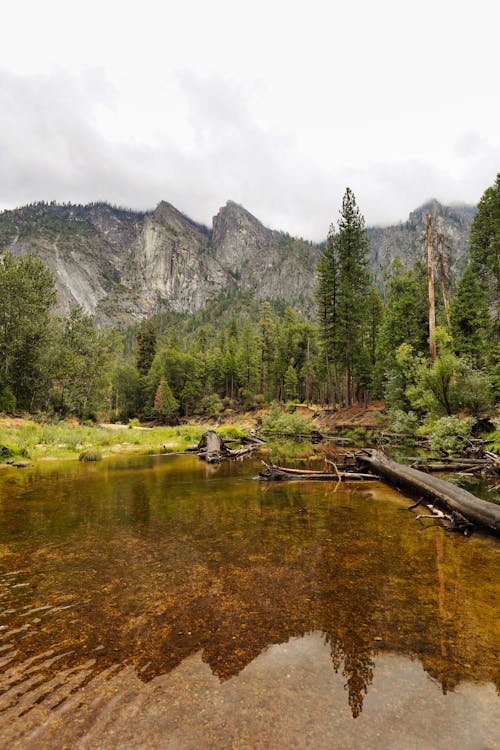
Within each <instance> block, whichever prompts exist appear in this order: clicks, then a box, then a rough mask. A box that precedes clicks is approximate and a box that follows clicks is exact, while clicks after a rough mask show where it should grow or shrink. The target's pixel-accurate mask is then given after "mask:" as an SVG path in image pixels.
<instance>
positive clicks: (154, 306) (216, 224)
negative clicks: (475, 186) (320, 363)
mask: <svg viewBox="0 0 500 750" xmlns="http://www.w3.org/2000/svg"><path fill="white" fill-rule="evenodd" d="M427 210H430V211H431V213H432V214H433V216H434V221H435V224H436V226H440V227H441V229H442V231H443V232H444V233H445V235H446V236H447V237H448V238H449V243H448V244H449V247H450V252H451V256H452V266H453V268H454V269H455V270H456V269H457V268H459V266H460V264H461V263H462V261H463V258H464V256H465V252H466V246H467V238H468V232H469V226H470V222H471V220H472V217H473V215H474V211H475V209H474V208H472V207H466V206H464V207H445V206H441V204H439V203H437V201H433V202H431V203H430V204H426V205H424V206H422V207H421V208H420V209H417V210H416V211H414V212H413V213H412V214H410V217H409V219H408V221H407V222H405V223H404V224H400V225H398V226H394V227H385V228H377V227H375V228H369V229H368V234H369V237H370V266H371V268H372V271H373V272H374V274H375V276H380V275H381V272H382V271H381V269H382V267H383V266H386V265H387V264H388V263H390V261H391V260H392V258H393V257H394V256H395V255H399V256H400V257H401V259H402V260H403V262H404V263H406V264H409V263H411V262H413V260H414V259H415V258H416V257H418V256H419V255H420V254H421V249H422V247H423V242H422V239H423V236H424V229H425V214H426V212H427ZM0 248H7V249H9V250H10V251H12V252H13V253H15V254H21V253H28V252H30V253H33V254H35V255H37V256H38V257H40V258H41V260H42V261H43V262H44V263H45V264H46V265H47V266H49V267H50V268H51V269H52V270H53V271H54V274H55V278H56V285H57V291H58V299H59V308H60V310H61V311H65V312H66V311H67V310H68V309H69V308H70V306H71V305H75V304H79V305H82V306H83V307H84V309H86V310H87V311H89V312H92V313H95V315H96V316H97V319H98V320H99V322H101V323H103V324H108V325H109V324H114V325H127V324H128V323H130V322H133V321H134V320H137V319H141V318H144V317H146V316H147V315H150V314H152V313H154V312H158V311H160V310H162V309H170V310H174V311H177V312H194V311H196V310H199V309H201V308H203V307H204V306H205V305H206V303H207V302H209V301H210V300H214V299H216V298H217V297H218V296H219V295H220V294H222V293H227V292H231V291H234V292H236V291H238V290H240V291H242V292H245V293H247V294H250V295H251V296H252V297H253V298H254V299H257V300H271V301H273V302H277V303H281V304H291V305H292V306H293V307H295V308H296V309H297V310H299V311H300V312H302V313H305V314H308V313H311V312H312V311H313V308H314V288H315V268H316V265H317V261H318V258H319V254H320V252H321V249H320V247H319V246H317V245H313V244H312V243H310V242H307V241H306V240H301V239H296V238H293V237H290V236H289V235H288V234H286V233H283V232H277V231H274V230H271V229H268V228H266V227H265V226H264V225H263V224H262V223H261V222H260V221H259V220H258V219H256V218H255V216H252V214H250V213H249V212H248V211H247V210H246V209H244V208H243V207H242V206H240V205H238V204H236V203H234V202H232V201H228V202H227V204H226V205H225V206H224V207H222V208H221V209H220V210H219V212H218V213H217V215H216V216H215V217H214V219H213V225H212V229H209V228H207V227H205V226H203V225H201V224H198V223H196V222H194V221H192V220H191V219H189V218H188V217H187V216H185V215H184V214H182V213H181V212H179V211H178V210H177V209H176V208H175V207H174V206H172V205H171V204H169V203H167V202H164V201H162V202H161V203H160V204H159V205H158V206H157V207H156V209H155V210H154V211H148V212H138V211H129V210H125V209H121V208H116V207H113V206H110V205H108V204H105V203H95V204H89V205H86V206H81V205H71V204H64V205H59V204H55V203H52V204H46V203H38V204H33V205H30V206H25V207H23V208H19V209H15V210H11V211H3V212H2V213H0Z"/></svg>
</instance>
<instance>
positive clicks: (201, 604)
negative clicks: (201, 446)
mask: <svg viewBox="0 0 500 750" xmlns="http://www.w3.org/2000/svg"><path fill="white" fill-rule="evenodd" d="M257 470H258V461H257V460H256V461H255V462H254V463H252V461H251V460H250V461H246V462H244V463H237V464H229V463H228V464H223V465H221V466H216V467H210V466H207V465H205V464H204V463H203V462H200V461H198V459H197V458H196V457H191V456H178V457H173V456H172V457H168V456H164V457H163V456H161V457H144V458H121V459H114V460H109V461H106V462H102V463H100V464H97V465H81V464H78V465H76V464H75V465H70V464H67V463H66V464H60V463H53V462H51V463H50V464H46V465H43V466H41V465H39V466H38V467H33V468H30V469H27V470H25V472H26V473H22V472H19V471H17V472H16V470H14V469H12V470H5V471H4V472H2V473H1V474H0V584H1V589H0V596H1V597H2V598H1V600H0V615H1V618H0V627H1V629H0V670H1V672H0V692H1V696H0V747H9V748H16V747H18V748H23V749H24V748H42V749H43V748H51V749H52V748H108V747H109V748H146V747H152V748H160V747H168V748H212V747H213V748H259V747H262V748H264V747H266V748H268V747H272V748H311V747H314V748H332V747H333V748H335V747H338V748H344V747H351V748H358V747H359V748H365V747H368V746H369V747H373V748H387V747H394V748H414V747H418V748H419V750H420V748H437V747H439V748H456V747H460V748H471V749H472V748H477V750H486V748H496V747H498V746H499V744H498V737H499V736H500V724H499V707H500V702H499V699H498V694H497V690H498V685H499V683H500V659H499V656H500V653H499V648H500V626H499V622H500V618H499V616H498V614H499V613H498V581H499V580H500V575H499V574H500V554H499V552H500V545H499V544H498V541H497V540H495V539H493V538H490V537H488V536H485V535H481V534H476V535H474V536H473V537H472V538H465V537H461V536H457V535H452V534H446V533H445V532H444V531H443V529H441V528H440V527H437V526H429V525H428V524H427V523H424V524H419V523H418V522H415V516H414V514H412V513H410V512H407V511H406V510H404V509H405V508H406V507H407V506H408V505H409V504H411V501H409V500H407V499H406V498H404V497H403V496H401V495H400V494H399V493H397V492H396V491H394V490H391V489H388V488H387V487H386V486H384V485H383V484H379V483H370V485H369V486H366V485H350V486H347V485H345V486H340V487H339V488H338V489H337V490H336V491H335V492H334V491H333V489H332V487H331V486H330V485H318V484H314V483H291V484H288V483H287V484H279V483H278V484H274V483H259V482H256V481H253V480H252V476H253V475H255V474H256V473H257Z"/></svg>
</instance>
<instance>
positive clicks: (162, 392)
mask: <svg viewBox="0 0 500 750" xmlns="http://www.w3.org/2000/svg"><path fill="white" fill-rule="evenodd" d="M178 408H179V402H178V401H177V399H176V398H175V396H174V394H173V393H172V389H171V388H170V386H169V384H168V380H166V379H165V378H163V377H162V378H161V380H160V384H159V386H158V388H157V389H156V393H155V399H154V412H155V414H157V415H158V416H160V417H165V418H166V419H169V418H171V417H173V416H174V414H175V413H176V412H177V410H178Z"/></svg>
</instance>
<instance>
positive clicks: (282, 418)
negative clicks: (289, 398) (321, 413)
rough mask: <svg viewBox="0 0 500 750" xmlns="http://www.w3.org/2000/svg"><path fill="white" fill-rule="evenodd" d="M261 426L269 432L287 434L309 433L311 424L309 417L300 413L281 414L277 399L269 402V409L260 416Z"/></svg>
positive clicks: (311, 427)
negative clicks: (306, 417)
mask: <svg viewBox="0 0 500 750" xmlns="http://www.w3.org/2000/svg"><path fill="white" fill-rule="evenodd" d="M262 427H263V429H264V430H269V431H270V432H282V433H285V434H288V435H296V434H309V433H310V432H311V431H312V429H313V425H312V424H311V422H310V420H309V419H305V418H304V417H302V416H300V414H296V413H295V414H283V412H282V411H281V407H280V405H279V404H278V402H277V401H273V403H272V404H271V411H270V412H269V414H265V415H264V416H263V417H262Z"/></svg>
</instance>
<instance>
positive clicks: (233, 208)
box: [212, 201, 272, 272]
mask: <svg viewBox="0 0 500 750" xmlns="http://www.w3.org/2000/svg"><path fill="white" fill-rule="evenodd" d="M271 235H272V232H271V230H270V229H267V228H266V227H265V226H264V225H263V224H261V223H260V221H259V220H258V219H256V218H255V216H253V215H252V214H251V213H250V212H249V211H247V210H246V209H245V208H243V206H240V205H239V204H238V203H235V202H234V201H228V202H227V203H226V205H225V206H223V207H222V208H221V209H220V210H219V212H218V214H217V215H216V216H214V218H213V231H212V249H213V253H214V255H215V257H216V259H217V260H218V261H219V263H220V264H221V265H222V266H223V267H224V268H225V269H227V270H228V271H230V272H235V271H238V270H239V269H241V267H242V265H243V264H244V262H245V261H246V260H247V259H248V258H249V257H251V256H253V255H256V254H258V253H259V252H260V251H261V250H263V249H264V248H265V247H266V246H267V245H268V244H269V240H270V238H271Z"/></svg>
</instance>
